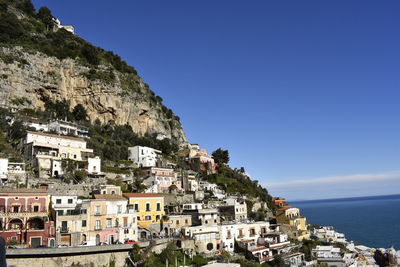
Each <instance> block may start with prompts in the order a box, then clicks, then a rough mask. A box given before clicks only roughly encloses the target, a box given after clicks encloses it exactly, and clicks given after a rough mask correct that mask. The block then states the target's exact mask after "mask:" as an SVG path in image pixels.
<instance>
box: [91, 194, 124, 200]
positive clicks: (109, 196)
mask: <svg viewBox="0 0 400 267" xmlns="http://www.w3.org/2000/svg"><path fill="white" fill-rule="evenodd" d="M94 198H95V199H105V200H126V198H124V197H122V196H121V195H112V194H95V195H94Z"/></svg>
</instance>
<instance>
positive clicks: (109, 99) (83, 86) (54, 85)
mask: <svg viewBox="0 0 400 267" xmlns="http://www.w3.org/2000/svg"><path fill="white" fill-rule="evenodd" d="M20 99H25V100H26V101H19V102H22V106H25V107H29V108H41V109H43V108H44V104H45V101H49V100H50V101H53V102H55V101H56V100H64V99H66V100H68V101H69V102H70V106H71V108H73V107H74V106H76V105H77V104H82V105H83V106H84V107H85V108H86V110H87V111H88V115H89V119H90V120H91V121H94V120H95V119H97V118H98V119H100V121H102V122H108V121H110V120H114V121H115V123H116V124H129V125H130V126H132V128H133V130H134V131H135V132H136V133H137V134H139V135H141V136H143V135H144V134H146V133H148V134H154V133H160V134H164V135H165V136H166V137H168V138H171V139H173V140H176V141H178V142H179V143H182V142H185V141H186V137H185V133H184V132H183V129H182V126H181V124H180V123H179V119H178V118H177V117H175V116H174V115H173V113H172V111H170V110H168V109H167V108H166V107H164V106H163V105H162V104H161V101H162V100H161V99H160V98H157V97H155V96H154V93H152V92H151V90H149V88H148V86H147V85H146V84H145V83H144V82H143V81H142V79H141V78H140V77H139V76H137V75H135V74H128V73H121V72H118V71H116V70H115V69H114V68H112V67H111V66H105V65H99V66H97V67H96V68H95V69H93V68H91V67H89V66H88V65H87V64H86V65H85V64H84V63H82V61H80V60H79V59H78V58H77V59H70V58H67V59H63V60H60V59H57V58H55V57H49V56H47V55H45V54H42V53H40V52H29V53H28V52H26V51H24V50H23V49H22V48H19V47H14V48H5V47H0V106H8V107H10V106H13V105H14V104H15V102H16V100H20Z"/></svg>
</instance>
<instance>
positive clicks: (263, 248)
mask: <svg viewBox="0 0 400 267" xmlns="http://www.w3.org/2000/svg"><path fill="white" fill-rule="evenodd" d="M265 249H267V250H268V249H269V248H267V247H257V248H255V249H250V250H249V251H251V252H256V251H260V250H265Z"/></svg>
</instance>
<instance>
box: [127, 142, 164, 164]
mask: <svg viewBox="0 0 400 267" xmlns="http://www.w3.org/2000/svg"><path fill="white" fill-rule="evenodd" d="M160 154H161V151H160V150H157V149H154V148H151V147H145V146H134V147H128V160H131V161H132V162H133V166H134V167H136V168H146V167H155V166H156V165H157V160H158V159H159V157H160Z"/></svg>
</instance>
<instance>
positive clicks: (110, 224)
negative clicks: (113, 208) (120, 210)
mask: <svg viewBox="0 0 400 267" xmlns="http://www.w3.org/2000/svg"><path fill="white" fill-rule="evenodd" d="M111 227H112V220H111V219H107V228H111Z"/></svg>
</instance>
